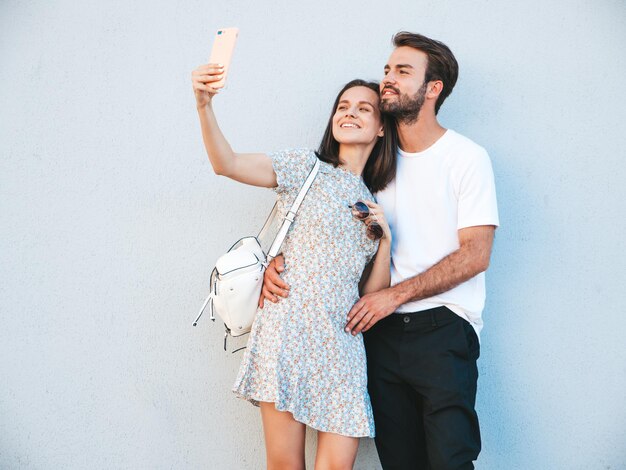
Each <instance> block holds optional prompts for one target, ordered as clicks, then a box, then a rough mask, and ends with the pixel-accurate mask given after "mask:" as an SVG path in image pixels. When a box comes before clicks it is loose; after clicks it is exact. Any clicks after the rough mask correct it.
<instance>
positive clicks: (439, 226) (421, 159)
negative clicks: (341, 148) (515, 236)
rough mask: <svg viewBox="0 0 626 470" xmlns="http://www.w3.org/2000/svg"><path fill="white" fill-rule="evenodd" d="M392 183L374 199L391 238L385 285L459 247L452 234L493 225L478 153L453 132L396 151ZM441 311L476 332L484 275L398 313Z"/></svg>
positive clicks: (491, 198) (486, 174)
mask: <svg viewBox="0 0 626 470" xmlns="http://www.w3.org/2000/svg"><path fill="white" fill-rule="evenodd" d="M397 165H398V166H397V172H396V178H395V180H394V181H393V182H391V183H390V184H389V186H387V187H386V188H385V189H384V190H383V191H381V192H379V193H377V194H376V199H377V201H378V203H379V204H380V205H381V206H382V208H383V209H384V211H385V215H386V217H387V220H388V222H389V225H390V227H391V232H392V234H393V243H392V247H391V258H392V263H391V285H395V284H398V283H399V282H402V281H404V280H406V279H409V278H411V277H414V276H416V275H418V274H420V273H422V272H424V271H426V270H427V269H428V268H430V267H431V266H433V265H434V264H436V263H437V262H439V261H440V260H441V259H442V258H444V257H446V256H447V255H449V254H450V253H452V252H453V251H456V250H457V249H458V248H459V239H458V230H459V229H462V228H465V227H473V226H476V225H495V226H497V225H499V220H498V208H497V203H496V190H495V184H494V179H493V170H492V168H491V161H490V160H489V155H488V154H487V152H486V151H485V149H484V148H482V147H481V146H479V145H478V144H476V143H474V142H473V141H471V140H470V139H468V138H467V137H464V136H462V135H460V134H457V133H456V132H454V131H453V130H450V129H449V130H447V131H446V133H445V134H444V135H443V136H442V137H441V138H439V140H437V142H435V143H434V144H433V145H432V146H430V147H429V148H428V149H426V150H424V151H423V152H418V153H407V152H404V151H402V150H399V152H398V164H397ZM442 305H444V306H446V307H448V308H449V309H450V310H452V311H453V312H455V313H456V314H457V315H459V316H461V317H463V318H464V319H466V320H467V321H469V322H470V323H471V324H472V326H473V327H474V329H475V330H476V334H479V333H480V330H481V328H482V324H483V322H482V318H481V314H482V310H483V307H484V305H485V274H484V273H480V274H478V275H477V276H474V277H473V278H471V279H469V280H467V281H466V282H464V283H462V284H460V285H458V286H457V287H455V288H454V289H451V290H449V291H447V292H444V293H442V294H439V295H436V296H434V297H430V298H427V299H423V300H418V301H415V302H409V303H406V304H404V305H402V306H401V307H400V308H399V309H398V312H418V311H421V310H426V309H429V308H433V307H439V306H442Z"/></svg>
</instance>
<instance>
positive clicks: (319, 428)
mask: <svg viewBox="0 0 626 470" xmlns="http://www.w3.org/2000/svg"><path fill="white" fill-rule="evenodd" d="M233 393H234V394H235V396H236V397H237V398H240V399H242V400H246V401H247V402H249V403H251V404H252V405H254V406H257V407H258V406H259V403H260V402H264V403H274V406H275V407H276V409H277V410H278V411H287V412H288V413H291V415H292V416H293V419H295V420H296V421H298V422H299V423H302V424H304V425H306V426H308V427H310V428H311V429H315V430H316V431H320V432H330V433H333V434H338V435H340V436H345V437H355V438H361V437H367V438H372V439H373V438H374V437H376V434H375V433H374V432H370V433H369V434H362V433H361V434H358V435H355V434H347V433H345V432H338V431H337V430H332V429H329V428H326V427H324V426H319V425H318V424H316V423H313V422H312V421H310V420H305V419H303V418H302V417H300V416H296V415H295V413H294V410H293V409H291V408H289V407H288V406H284V407H281V406H279V405H278V404H277V400H276V399H271V398H270V399H265V398H256V397H254V396H253V395H244V394H243V393H241V392H239V391H237V389H233Z"/></svg>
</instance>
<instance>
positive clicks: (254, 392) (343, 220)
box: [233, 150, 377, 437]
mask: <svg viewBox="0 0 626 470" xmlns="http://www.w3.org/2000/svg"><path fill="white" fill-rule="evenodd" d="M270 157H271V159H272V164H273V167H274V171H275V173H276V177H277V181H278V187H277V188H276V192H277V194H278V207H279V214H280V215H281V216H282V215H284V214H285V213H286V211H287V210H289V208H290V207H291V204H292V203H293V201H294V200H295V198H296V196H297V194H298V191H299V190H300V187H301V186H302V183H303V182H304V181H305V179H306V177H307V175H308V174H309V172H310V170H311V168H312V167H313V164H314V162H315V159H316V158H317V157H316V155H315V153H314V152H313V151H311V150H287V151H283V152H277V153H274V154H271V155H270ZM357 200H374V198H373V196H372V194H371V193H370V192H369V190H368V189H367V187H366V186H365V183H364V182H363V180H362V178H361V177H360V176H356V175H354V174H353V173H350V172H349V171H347V170H345V169H342V168H335V167H333V166H332V165H330V164H328V163H325V162H320V169H319V173H318V174H317V177H316V179H315V181H314V182H313V185H312V186H311V188H310V189H309V192H308V193H307V195H306V197H305V199H304V201H303V203H302V205H301V206H300V209H299V211H298V214H297V216H296V218H295V222H294V223H293V224H292V226H291V228H290V230H289V233H288V235H287V238H286V239H285V241H284V243H283V245H282V252H283V255H284V257H285V266H286V269H285V271H284V273H283V275H282V277H283V279H284V280H285V282H287V283H288V284H289V285H290V286H291V289H290V291H289V297H288V298H286V299H281V300H280V301H279V302H278V303H277V304H274V303H272V302H265V307H264V308H263V309H259V311H258V312H257V316H256V318H255V320H254V324H253V326H252V331H251V333H250V338H249V340H248V347H247V349H246V350H245V353H244V357H243V360H242V363H241V366H240V369H239V374H238V377H237V380H236V382H235V385H234V388H233V391H234V392H235V394H236V395H237V396H239V397H241V398H244V399H246V400H248V401H250V402H252V403H253V404H258V402H271V403H274V404H275V406H276V409H277V410H280V411H288V412H290V413H292V415H293V417H294V418H295V419H296V420H297V421H299V422H302V423H304V424H306V425H308V426H310V427H312V428H314V429H317V430H319V431H324V432H332V433H336V434H341V435H344V436H352V437H373V436H374V420H373V417H372V408H371V404H370V399H369V395H368V393H367V371H366V359H365V349H364V346H363V336H362V335H360V334H359V335H356V336H352V335H351V334H350V333H346V332H345V331H344V327H345V325H346V319H347V314H348V312H349V311H350V308H351V307H352V306H353V305H354V303H355V302H356V301H357V300H358V299H359V292H358V283H359V280H360V278H361V274H362V272H363V269H364V268H365V265H366V264H367V263H368V262H369V261H370V260H371V258H372V257H373V255H374V254H375V252H376V249H377V242H374V241H372V240H370V239H369V238H367V236H366V227H365V224H364V223H363V222H361V221H358V220H355V219H354V218H353V217H352V214H351V211H350V209H349V207H348V205H350V204H353V203H354V202H356V201H357Z"/></svg>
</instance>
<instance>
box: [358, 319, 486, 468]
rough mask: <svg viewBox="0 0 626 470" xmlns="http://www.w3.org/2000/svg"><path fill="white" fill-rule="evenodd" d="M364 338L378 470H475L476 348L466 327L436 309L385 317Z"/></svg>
mask: <svg viewBox="0 0 626 470" xmlns="http://www.w3.org/2000/svg"><path fill="white" fill-rule="evenodd" d="M364 339H365V348H366V352H367V368H368V388H369V393H370V397H371V400H372V407H373V409H374V421H375V423H376V449H377V450H378V456H379V457H380V461H381V463H382V466H383V468H384V469H385V470H404V469H407V470H408V469H411V470H422V469H423V470H466V469H473V468H474V464H473V463H472V461H474V460H476V458H477V457H478V453H479V452H480V430H479V427H478V417H477V415H476V411H475V410H474V406H475V402H476V383H477V380H478V369H477V368H476V360H477V359H478V356H479V354H480V346H479V343H478V338H477V337H476V333H475V331H474V329H473V328H472V326H471V325H470V324H469V323H468V322H467V321H465V320H464V319H462V318H461V317H459V316H458V315H456V314H455V313H453V312H452V311H450V310H449V309H448V308H446V307H438V308H433V309H430V310H425V311H421V312H416V313H408V314H398V313H394V314H391V315H390V316H388V317H387V318H384V319H383V320H381V321H379V322H378V323H377V324H376V325H374V327H373V328H372V329H371V330H370V331H368V332H366V333H365V335H364Z"/></svg>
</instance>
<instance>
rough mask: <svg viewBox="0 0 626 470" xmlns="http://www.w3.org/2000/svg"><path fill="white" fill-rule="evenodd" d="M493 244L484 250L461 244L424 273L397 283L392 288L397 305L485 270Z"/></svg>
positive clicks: (424, 296) (457, 283) (460, 281)
mask: <svg viewBox="0 0 626 470" xmlns="http://www.w3.org/2000/svg"><path fill="white" fill-rule="evenodd" d="M490 248H491V246H489V249H488V251H487V252H486V253H485V252H484V249H483V248H482V247H479V246H476V247H475V246H470V247H461V248H459V249H458V250H456V251H454V252H452V253H450V254H449V255H448V256H446V257H445V258H443V259H442V260H441V261H439V262H438V263H437V264H435V265H434V266H432V267H431V268H429V269H427V270H426V271H424V272H423V273H421V274H418V275H417V276H415V277H412V278H410V279H407V280H406V281H403V282H401V283H399V284H396V285H395V286H394V287H392V288H391V289H392V290H393V292H394V296H395V298H396V301H397V304H398V306H400V305H402V304H405V303H407V302H411V301H416V300H422V299H427V298H429V297H433V296H435V295H438V294H441V293H442V292H447V291H449V290H450V289H453V288H455V287H456V286H458V285H459V284H461V283H463V282H465V281H467V280H468V279H471V278H472V277H474V276H476V275H477V274H479V273H481V272H483V271H485V270H486V269H487V266H488V264H489V254H490V251H491V249H490Z"/></svg>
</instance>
